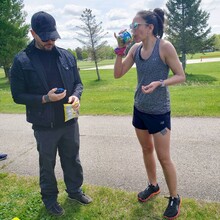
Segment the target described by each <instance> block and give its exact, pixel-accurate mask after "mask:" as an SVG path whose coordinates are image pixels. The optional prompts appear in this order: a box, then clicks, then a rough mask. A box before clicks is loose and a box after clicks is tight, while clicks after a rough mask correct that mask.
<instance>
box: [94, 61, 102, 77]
mask: <svg viewBox="0 0 220 220" xmlns="http://www.w3.org/2000/svg"><path fill="white" fill-rule="evenodd" d="M95 68H96V73H97V76H98V81H100V80H101V78H100V74H99V68H98V64H97V60H96V59H95Z"/></svg>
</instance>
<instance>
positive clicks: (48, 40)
mask: <svg viewBox="0 0 220 220" xmlns="http://www.w3.org/2000/svg"><path fill="white" fill-rule="evenodd" d="M49 40H51V41H56V40H57V38H54V39H48V40H42V39H41V41H43V42H44V43H45V42H47V41H49Z"/></svg>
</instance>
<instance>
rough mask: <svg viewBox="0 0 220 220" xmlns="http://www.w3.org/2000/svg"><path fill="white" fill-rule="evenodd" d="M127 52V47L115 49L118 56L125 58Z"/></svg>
mask: <svg viewBox="0 0 220 220" xmlns="http://www.w3.org/2000/svg"><path fill="white" fill-rule="evenodd" d="M125 50H126V47H121V48H119V47H117V48H115V50H114V52H115V54H116V55H118V56H124V55H125Z"/></svg>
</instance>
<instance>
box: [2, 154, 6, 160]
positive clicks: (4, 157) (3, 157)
mask: <svg viewBox="0 0 220 220" xmlns="http://www.w3.org/2000/svg"><path fill="white" fill-rule="evenodd" d="M7 156H8V155H7V154H0V160H5V159H6V158H7Z"/></svg>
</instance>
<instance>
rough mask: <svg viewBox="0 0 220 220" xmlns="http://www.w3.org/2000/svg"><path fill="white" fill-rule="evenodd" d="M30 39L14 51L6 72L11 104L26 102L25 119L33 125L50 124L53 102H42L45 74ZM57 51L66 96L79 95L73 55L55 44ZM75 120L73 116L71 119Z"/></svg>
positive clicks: (46, 87) (45, 87)
mask: <svg viewBox="0 0 220 220" xmlns="http://www.w3.org/2000/svg"><path fill="white" fill-rule="evenodd" d="M34 43H35V42H34V40H33V41H32V42H31V43H30V44H29V45H28V46H27V48H26V49H25V50H23V51H21V52H20V53H18V54H17V55H16V56H15V58H14V62H13V65H12V68H11V71H10V83H11V92H12V97H13V99H14V102H15V103H18V104H24V105H26V116H27V121H28V122H30V123H32V124H33V125H35V126H42V127H54V126H55V124H54V123H55V117H54V115H55V113H54V108H53V104H54V102H49V103H45V104H43V103H42V96H43V95H46V94H47V93H48V92H49V90H50V89H49V86H48V84H47V81H46V74H45V72H44V68H43V65H42V64H41V62H40V59H39V57H38V55H37V54H36V53H35V52H34V50H35V46H34ZM55 49H56V50H57V52H58V54H59V55H58V59H57V66H58V69H59V72H60V75H61V79H62V82H63V85H64V88H65V89H66V91H67V95H66V97H67V98H68V97H69V96H72V95H74V96H77V97H78V98H79V99H80V97H81V95H82V91H83V85H82V82H81V79H80V75H79V72H78V69H77V64H76V59H75V57H74V56H73V55H72V54H71V53H70V52H69V51H67V50H65V49H62V48H59V47H55ZM73 120H77V119H73Z"/></svg>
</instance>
